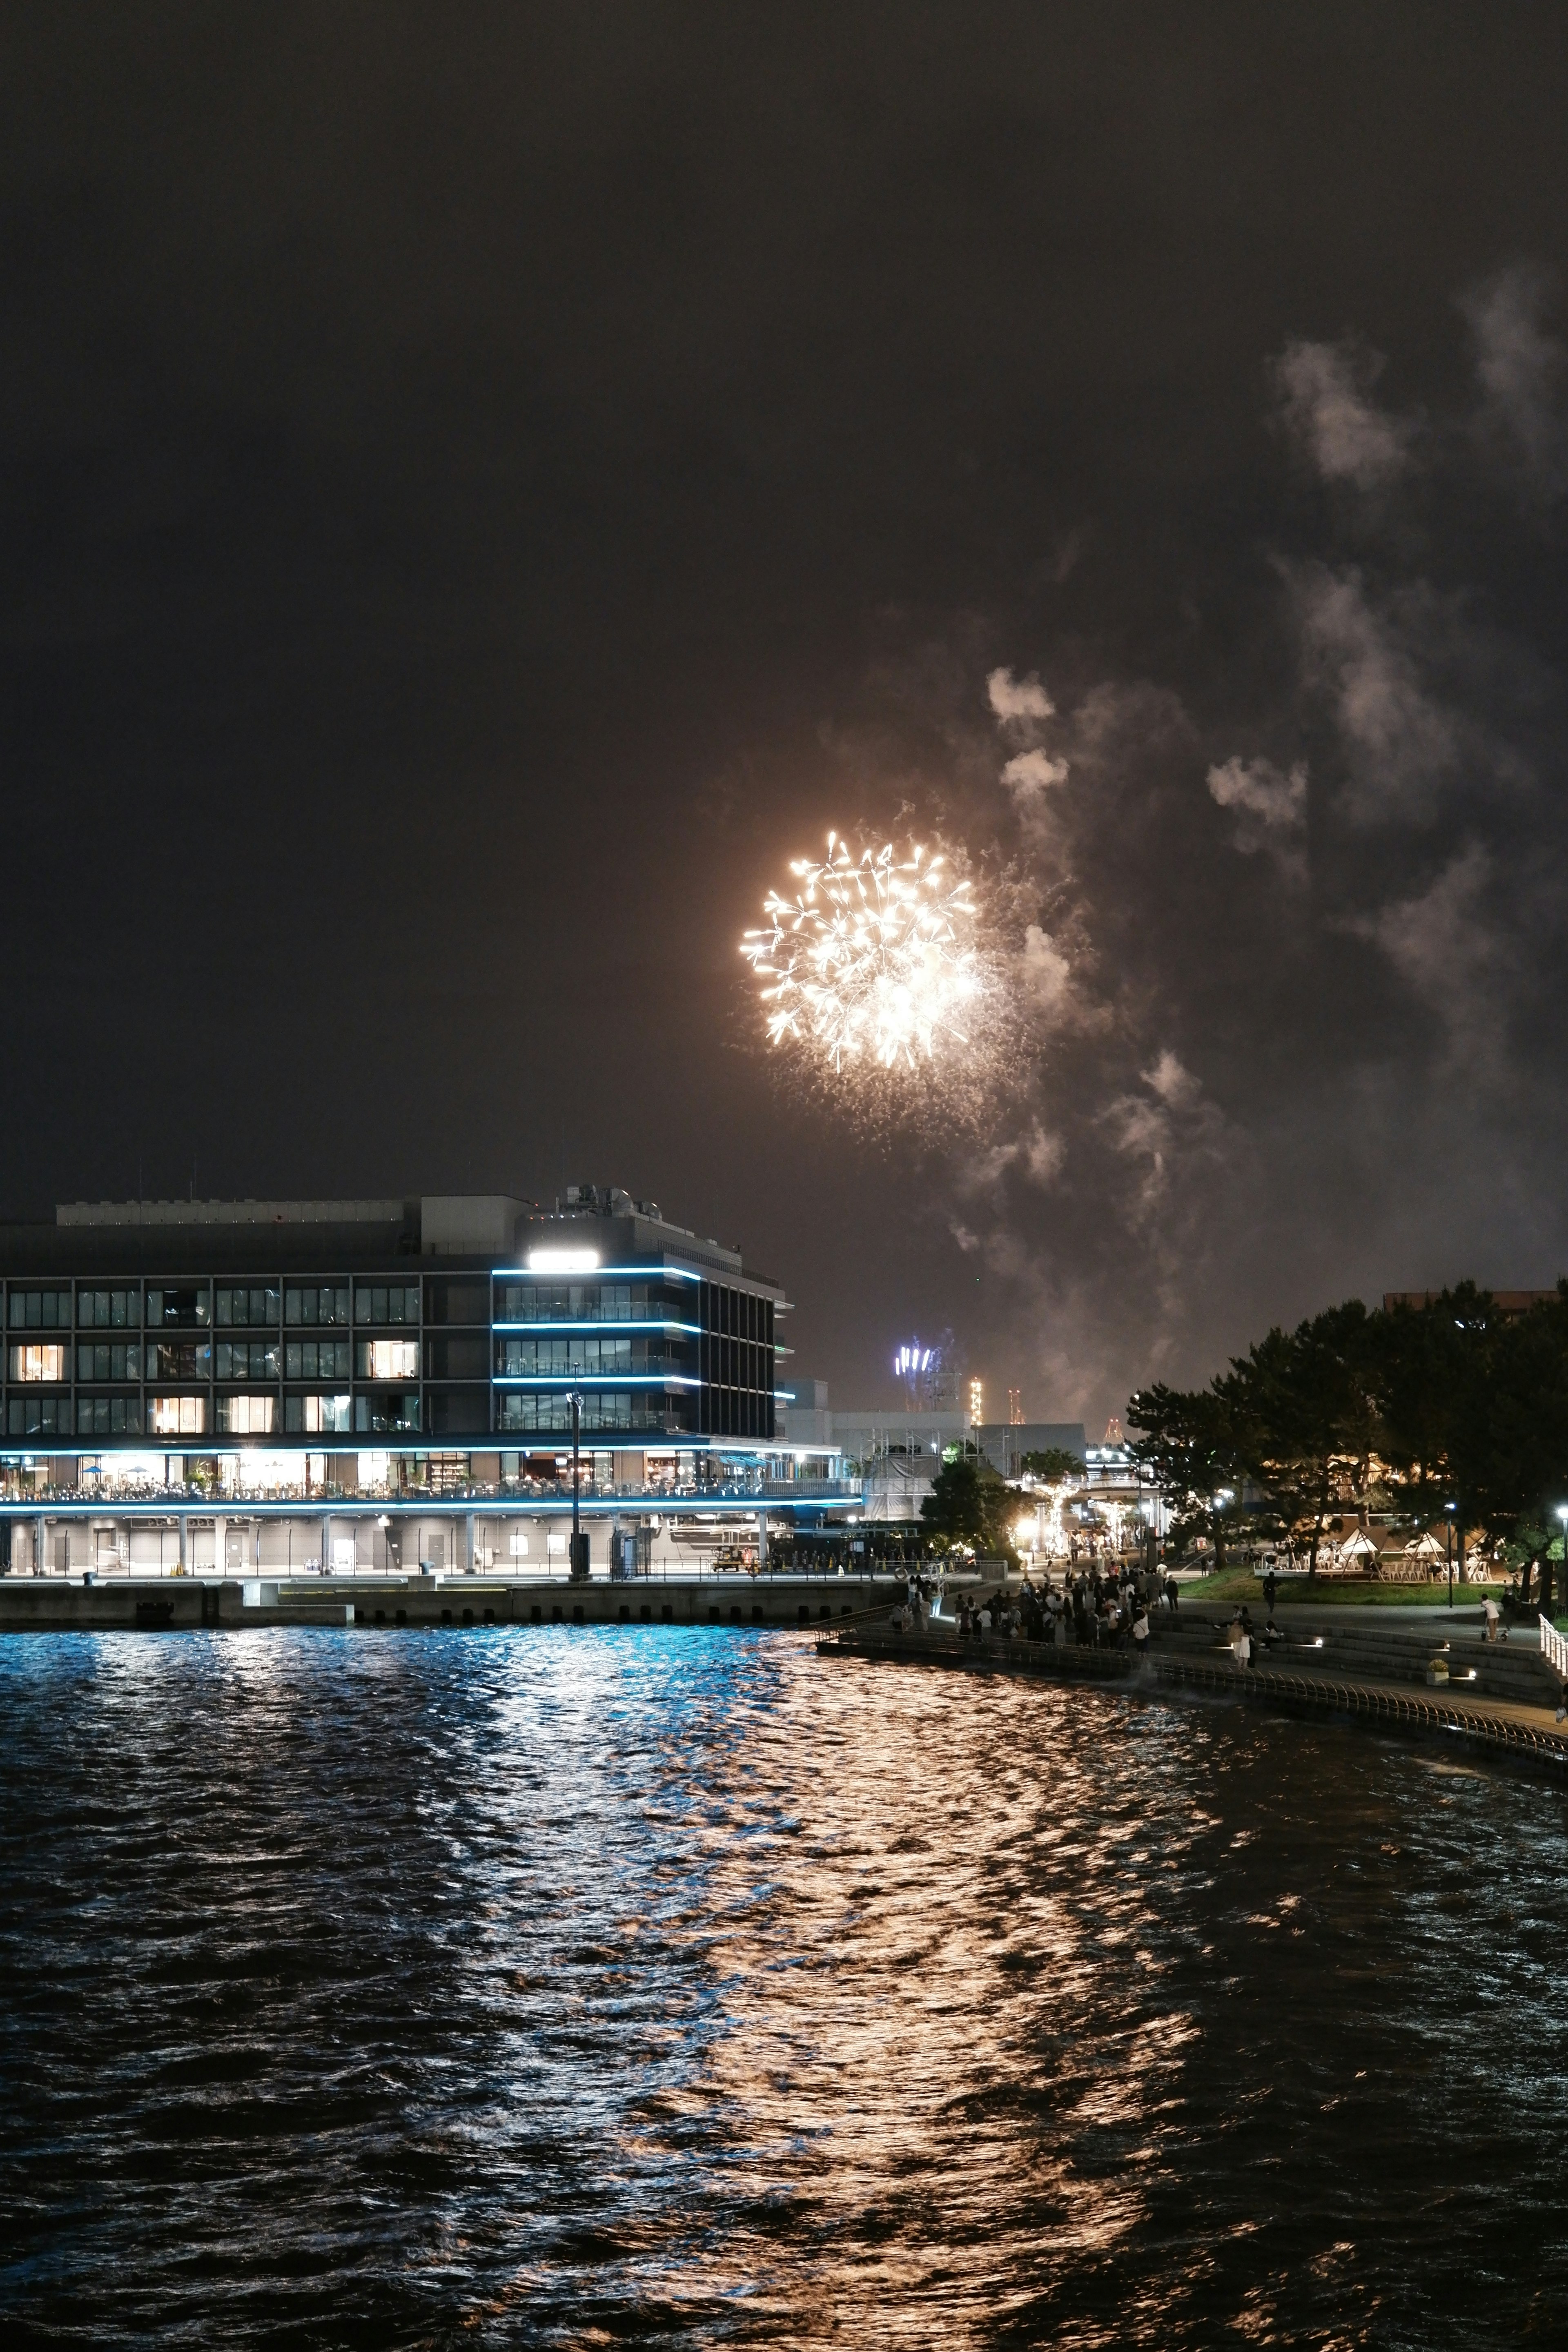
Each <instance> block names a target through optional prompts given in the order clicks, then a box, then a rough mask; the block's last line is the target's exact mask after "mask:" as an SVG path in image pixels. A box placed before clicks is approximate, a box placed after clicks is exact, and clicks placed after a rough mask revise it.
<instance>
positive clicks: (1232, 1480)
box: [1127, 1381, 1242, 1569]
mask: <svg viewBox="0 0 1568 2352" xmlns="http://www.w3.org/2000/svg"><path fill="white" fill-rule="evenodd" d="M1127 1419H1128V1423H1129V1425H1130V1426H1131V1428H1133V1429H1141V1430H1142V1431H1143V1433H1144V1434H1143V1435H1142V1437H1138V1438H1134V1439H1133V1441H1132V1444H1131V1448H1130V1451H1131V1454H1132V1458H1133V1460H1134V1461H1135V1462H1136V1463H1137V1464H1138V1465H1139V1466H1140V1468H1142V1469H1143V1470H1145V1471H1146V1472H1147V1473H1148V1475H1149V1477H1150V1480H1151V1482H1152V1485H1153V1486H1154V1488H1155V1491H1156V1492H1157V1493H1158V1494H1160V1495H1161V1496H1163V1498H1164V1500H1165V1503H1166V1504H1167V1506H1168V1507H1169V1509H1170V1511H1171V1514H1172V1533H1173V1535H1174V1536H1175V1538H1176V1540H1177V1542H1178V1543H1184V1542H1185V1541H1186V1540H1187V1538H1189V1537H1191V1536H1194V1535H1206V1536H1207V1537H1208V1538H1210V1540H1211V1541H1212V1543H1213V1545H1214V1551H1215V1567H1216V1568H1217V1569H1223V1568H1224V1566H1225V1528H1226V1507H1227V1497H1226V1489H1227V1488H1228V1489H1229V1491H1230V1496H1231V1497H1234V1496H1236V1495H1237V1494H1238V1493H1239V1492H1240V1489H1241V1484H1242V1463H1241V1455H1240V1454H1239V1452H1238V1450H1237V1433H1236V1427H1235V1422H1234V1417H1233V1412H1232V1407H1231V1404H1230V1402H1229V1401H1228V1400H1227V1399H1226V1398H1225V1397H1223V1396H1221V1395H1220V1394H1219V1393H1218V1391H1217V1390H1216V1389H1215V1388H1207V1389H1194V1390H1182V1389H1171V1388H1167V1387H1166V1386H1165V1385H1164V1383H1163V1381H1159V1382H1156V1384H1155V1385H1154V1387H1152V1388H1149V1389H1140V1390H1139V1391H1138V1393H1137V1395H1136V1396H1134V1397H1132V1398H1131V1399H1130V1400H1129V1402H1128V1406H1127ZM1231 1516H1232V1517H1233V1518H1234V1517H1235V1514H1234V1513H1232V1515H1231Z"/></svg>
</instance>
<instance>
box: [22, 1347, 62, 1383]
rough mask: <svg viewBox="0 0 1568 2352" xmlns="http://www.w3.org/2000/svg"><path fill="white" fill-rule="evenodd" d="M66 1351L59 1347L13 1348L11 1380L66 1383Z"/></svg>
mask: <svg viewBox="0 0 1568 2352" xmlns="http://www.w3.org/2000/svg"><path fill="white" fill-rule="evenodd" d="M68 1361H69V1356H68V1350H67V1349H64V1348H60V1347H52V1348H13V1349H12V1350H11V1378H12V1379H13V1380H14V1381H68V1380H69V1378H70V1373H69V1371H68V1370H67V1365H68Z"/></svg>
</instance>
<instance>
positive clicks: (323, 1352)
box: [283, 1339, 349, 1381]
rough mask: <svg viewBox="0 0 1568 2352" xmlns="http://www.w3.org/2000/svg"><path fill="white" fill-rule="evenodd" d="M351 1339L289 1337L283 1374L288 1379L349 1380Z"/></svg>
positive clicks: (286, 1344) (285, 1343) (284, 1357)
mask: <svg viewBox="0 0 1568 2352" xmlns="http://www.w3.org/2000/svg"><path fill="white" fill-rule="evenodd" d="M348 1376H349V1343H348V1341H347V1340H346V1339H286V1340H285V1341H284V1343H283V1377H284V1379H285V1380H286V1381H346V1380H347V1378H348Z"/></svg>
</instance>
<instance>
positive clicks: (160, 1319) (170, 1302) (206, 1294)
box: [147, 1282, 212, 1331]
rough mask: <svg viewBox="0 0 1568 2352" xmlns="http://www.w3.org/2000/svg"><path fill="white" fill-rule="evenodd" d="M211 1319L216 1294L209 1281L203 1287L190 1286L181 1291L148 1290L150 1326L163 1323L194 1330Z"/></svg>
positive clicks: (176, 1329) (168, 1325) (166, 1326)
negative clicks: (212, 1290)
mask: <svg viewBox="0 0 1568 2352" xmlns="http://www.w3.org/2000/svg"><path fill="white" fill-rule="evenodd" d="M211 1321H212V1293H211V1292H210V1291H209V1290H208V1288H207V1286H206V1284H205V1282H204V1283H202V1284H201V1285H200V1286H194V1285H186V1286H184V1287H183V1288H182V1289H179V1290H149V1292H148V1293H147V1322H148V1325H149V1328H153V1327H155V1326H157V1325H159V1324H162V1325H163V1327H164V1328H165V1329H167V1330H172V1331H190V1330H196V1329H199V1328H201V1327H202V1326H203V1325H204V1324H206V1323H210V1322H211Z"/></svg>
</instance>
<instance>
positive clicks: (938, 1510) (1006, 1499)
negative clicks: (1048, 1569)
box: [921, 1446, 1016, 1559]
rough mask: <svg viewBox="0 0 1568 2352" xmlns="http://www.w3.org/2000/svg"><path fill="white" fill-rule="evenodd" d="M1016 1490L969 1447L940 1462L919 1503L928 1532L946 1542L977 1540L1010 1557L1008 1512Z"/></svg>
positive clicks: (986, 1548) (986, 1546) (982, 1455)
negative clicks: (929, 1487)
mask: <svg viewBox="0 0 1568 2352" xmlns="http://www.w3.org/2000/svg"><path fill="white" fill-rule="evenodd" d="M1015 1495H1016V1489H1015V1488H1013V1487H1010V1486H1007V1485H1005V1482H1004V1481H1003V1480H1002V1479H1001V1478H1000V1477H999V1476H998V1475H997V1474H996V1472H995V1471H994V1469H993V1468H992V1466H991V1465H990V1463H989V1462H987V1461H986V1459H985V1457H984V1454H978V1453H977V1452H976V1451H975V1450H974V1449H973V1447H972V1446H966V1447H965V1448H964V1450H963V1453H962V1454H954V1455H953V1457H952V1460H951V1461H948V1462H944V1463H943V1464H942V1468H941V1469H940V1470H939V1471H938V1472H937V1474H936V1476H935V1477H934V1478H933V1479H932V1481H931V1493H930V1494H929V1495H928V1496H926V1498H925V1500H924V1501H923V1502H922V1503H921V1518H922V1519H923V1520H924V1522H925V1524H926V1528H927V1529H928V1530H929V1532H930V1533H931V1535H935V1536H946V1537H947V1538H948V1539H949V1541H950V1542H959V1543H977V1544H980V1545H982V1546H983V1547H984V1549H985V1550H986V1551H991V1552H999V1553H1001V1554H1002V1555H1003V1556H1004V1557H1005V1558H1006V1559H1013V1558H1014V1557H1015V1556H1016V1555H1015V1551H1014V1545H1013V1531H1012V1528H1011V1525H1010V1521H1009V1513H1010V1510H1011V1507H1012V1505H1013V1501H1014V1497H1015Z"/></svg>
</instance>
